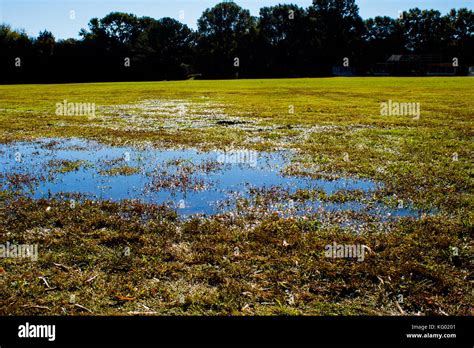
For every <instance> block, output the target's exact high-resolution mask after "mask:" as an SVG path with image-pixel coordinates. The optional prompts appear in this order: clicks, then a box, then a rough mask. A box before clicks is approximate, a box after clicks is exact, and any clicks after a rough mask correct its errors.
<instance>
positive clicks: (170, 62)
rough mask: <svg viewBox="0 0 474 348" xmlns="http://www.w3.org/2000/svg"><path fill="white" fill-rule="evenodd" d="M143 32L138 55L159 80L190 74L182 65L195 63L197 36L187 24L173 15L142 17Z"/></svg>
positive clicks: (139, 41)
mask: <svg viewBox="0 0 474 348" xmlns="http://www.w3.org/2000/svg"><path fill="white" fill-rule="evenodd" d="M140 21H141V23H142V27H143V28H144V29H143V32H142V33H141V35H140V37H139V39H138V42H137V47H136V50H137V54H138V56H139V60H140V62H141V64H143V65H144V67H145V69H146V70H147V71H144V73H146V72H148V74H149V75H151V76H155V77H156V78H159V79H179V78H183V77H185V75H186V71H184V70H183V68H182V66H183V64H184V65H189V64H191V62H192V53H193V46H194V35H193V32H192V31H191V29H189V27H188V26H187V25H185V24H182V23H180V22H178V21H177V20H174V19H172V18H162V19H160V20H158V21H155V20H152V19H150V18H143V19H140Z"/></svg>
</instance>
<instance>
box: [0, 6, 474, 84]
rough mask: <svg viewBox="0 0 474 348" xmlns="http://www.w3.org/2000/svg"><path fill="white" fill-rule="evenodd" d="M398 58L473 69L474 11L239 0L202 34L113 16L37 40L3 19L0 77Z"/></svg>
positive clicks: (117, 77) (261, 70)
mask: <svg viewBox="0 0 474 348" xmlns="http://www.w3.org/2000/svg"><path fill="white" fill-rule="evenodd" d="M392 54H418V55H422V54H438V55H441V56H443V57H444V59H445V60H447V61H451V59H453V57H456V58H457V60H458V61H459V67H460V69H459V70H458V71H459V72H460V73H463V74H464V73H465V72H467V67H468V66H469V65H473V64H474V62H473V57H474V13H473V11H471V10H468V9H466V8H462V9H457V10H456V9H453V10H451V11H450V12H449V13H448V14H445V15H442V14H441V13H440V12H439V11H437V10H420V9H418V8H414V9H409V10H407V11H404V12H400V13H399V16H395V18H391V17H386V16H385V17H375V18H369V19H367V20H363V19H362V18H361V17H360V15H359V9H358V6H357V5H356V3H355V0H314V1H313V4H312V5H311V6H309V7H308V8H302V7H299V6H297V5H293V4H285V5H281V4H280V5H276V6H271V7H263V8H261V9H260V13H259V16H258V17H253V16H251V14H250V12H249V11H248V10H246V9H243V8H242V7H240V6H239V5H237V4H236V3H234V2H231V1H226V2H222V3H219V4H217V5H215V6H214V7H212V8H209V9H206V10H205V11H204V12H203V14H202V15H201V17H200V18H199V20H198V23H197V30H192V29H190V28H189V27H188V26H186V25H185V24H182V23H181V22H179V21H177V20H175V19H172V18H162V19H158V20H157V19H154V18H150V17H137V16H135V15H133V14H127V13H120V12H113V13H110V14H108V15H107V16H105V17H104V18H101V19H99V18H93V19H91V20H90V21H89V23H88V28H87V29H82V30H81V31H80V39H79V40H77V39H66V40H56V39H55V37H54V36H53V34H52V33H51V32H49V31H47V30H45V31H42V32H40V33H39V35H38V36H37V37H36V38H31V37H28V35H27V34H26V33H25V32H24V31H15V30H12V29H11V27H10V26H9V25H7V24H2V25H0V67H1V68H0V69H1V74H0V82H2V83H24V82H73V81H78V82H79V81H130V80H135V81H137V80H175V79H186V78H193V77H194V78H206V79H214V78H235V77H239V78H253V77H299V76H331V74H332V67H334V66H340V65H342V64H343V62H345V63H347V64H346V65H349V66H351V67H356V68H357V70H358V72H359V73H361V74H370V73H371V71H372V67H373V66H374V64H375V63H378V62H384V61H386V59H387V58H388V57H390V56H391V55H392Z"/></svg>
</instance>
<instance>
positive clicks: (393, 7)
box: [0, 0, 474, 39]
mask: <svg viewBox="0 0 474 348" xmlns="http://www.w3.org/2000/svg"><path fill="white" fill-rule="evenodd" d="M219 2H220V1H216V0H95V1H94V0H0V23H7V24H10V25H11V26H12V27H13V28H14V29H25V30H26V32H27V33H28V34H29V35H31V36H36V35H37V34H38V32H39V31H41V30H44V29H47V30H49V31H51V32H52V33H53V34H54V35H55V36H56V38H58V39H65V38H69V37H72V38H77V37H78V33H79V30H80V29H81V28H86V27H87V23H88V22H89V20H90V19H91V18H93V17H99V18H101V17H103V16H105V15H106V14H108V13H109V12H112V11H121V12H128V13H134V14H136V15H138V16H150V17H153V18H161V17H172V18H176V19H178V20H180V21H181V22H183V23H186V24H187V25H189V26H190V27H192V28H196V21H197V19H198V18H199V17H200V15H201V13H202V12H203V11H204V10H205V9H206V8H209V7H212V6H214V5H215V4H217V3H219ZM235 2H236V3H237V4H239V5H240V6H242V7H244V8H247V9H249V10H250V11H251V13H252V14H253V15H255V16H257V15H258V11H259V9H260V8H261V7H264V6H272V5H276V4H278V3H294V4H297V5H299V6H302V7H307V6H309V5H310V4H311V2H312V1H311V0H293V1H292V0H273V1H272V0H236V1H235ZM356 2H357V4H358V5H359V9H360V15H361V16H362V17H363V18H369V17H374V16H379V15H387V16H390V17H396V16H397V15H398V11H399V10H407V9H409V8H413V7H419V8H422V9H424V8H430V9H431V8H432V9H436V10H439V11H440V12H441V13H443V14H444V13H446V12H448V11H449V10H450V9H451V8H461V7H467V8H469V9H473V8H474V5H473V4H474V1H473V0H356ZM71 11H74V18H71ZM182 11H184V12H182ZM183 14H184V18H180V16H181V15H183Z"/></svg>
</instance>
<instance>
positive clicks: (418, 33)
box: [400, 8, 448, 53]
mask: <svg viewBox="0 0 474 348" xmlns="http://www.w3.org/2000/svg"><path fill="white" fill-rule="evenodd" d="M400 22H401V24H402V26H403V32H404V34H405V43H406V48H407V49H408V50H410V51H411V52H417V53H433V52H441V51H442V48H443V47H446V41H447V38H448V32H447V31H446V29H447V25H446V24H447V22H446V18H443V17H442V16H441V13H440V12H439V11H435V10H423V11H422V10H420V9H419V8H414V9H410V10H409V11H407V12H404V13H403V18H402V19H401V20H400Z"/></svg>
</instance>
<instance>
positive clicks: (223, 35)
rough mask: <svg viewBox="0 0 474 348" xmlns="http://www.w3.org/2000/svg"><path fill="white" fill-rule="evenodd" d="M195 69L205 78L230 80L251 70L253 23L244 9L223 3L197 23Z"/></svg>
mask: <svg viewBox="0 0 474 348" xmlns="http://www.w3.org/2000/svg"><path fill="white" fill-rule="evenodd" d="M198 34H199V38H198V52H199V61H198V65H199V68H200V69H201V70H202V71H203V72H204V73H205V75H206V76H208V77H230V76H234V75H235V74H236V73H240V74H241V75H242V74H245V73H246V72H248V71H250V70H251V69H252V60H253V56H252V47H253V43H254V42H255V34H256V22H255V19H254V18H253V17H252V16H251V15H250V12H249V11H248V10H244V9H242V8H241V7H240V6H238V5H237V4H235V3H233V2H223V3H220V4H217V5H216V6H214V7H213V8H211V9H207V10H205V11H204V13H203V14H202V16H201V17H200V18H199V20H198Z"/></svg>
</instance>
